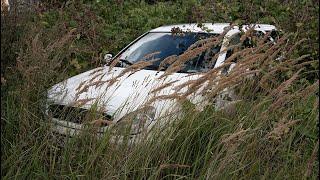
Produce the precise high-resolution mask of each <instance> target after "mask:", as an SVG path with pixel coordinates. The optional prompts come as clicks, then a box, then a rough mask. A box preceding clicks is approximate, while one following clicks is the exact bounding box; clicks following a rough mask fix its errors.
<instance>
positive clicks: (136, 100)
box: [46, 23, 276, 135]
mask: <svg viewBox="0 0 320 180" xmlns="http://www.w3.org/2000/svg"><path fill="white" fill-rule="evenodd" d="M248 27H249V25H248V26H242V27H237V26H230V24H227V23H225V24H219V23H215V24H211V23H204V24H202V25H201V26H199V25H197V24H181V25H170V26H162V27H159V28H156V29H153V30H151V31H149V32H147V33H145V34H143V35H141V36H140V37H138V38H137V39H136V40H134V41H133V42H132V43H130V44H129V45H128V46H127V47H125V48H124V49H123V50H121V51H120V52H119V53H118V54H117V55H116V56H115V57H112V55H111V54H107V55H106V56H105V61H106V65H105V66H103V67H99V68H96V69H92V70H90V71H87V72H84V73H82V74H79V75H77V76H74V77H71V78H69V79H67V80H65V81H63V82H61V83H59V84H57V85H55V86H53V87H52V88H51V89H49V91H48V103H47V110H46V112H47V114H48V115H49V116H50V123H52V127H53V129H54V130H55V131H56V132H58V133H60V134H65V135H75V134H78V133H79V132H80V131H81V130H82V129H83V128H84V124H85V122H84V121H85V119H86V116H88V114H90V113H91V112H92V109H95V110H96V112H99V113H95V115H94V116H95V117H94V119H96V120H95V121H92V122H90V123H95V124H99V128H98V133H103V132H105V131H106V130H107V129H108V128H109V127H110V126H111V125H116V124H118V123H121V122H123V121H125V119H126V118H130V119H131V122H132V124H131V127H132V129H131V131H130V133H131V134H132V135H137V134H139V133H141V132H142V130H141V129H150V128H151V127H152V126H153V125H154V124H155V123H157V122H159V121H161V119H165V117H166V116H167V115H168V113H169V112H173V110H174V109H178V108H179V107H178V106H177V102H176V100H174V99H171V98H162V97H168V95H174V94H175V93H176V92H177V87H178V86H179V85H181V84H183V83H186V82H188V81H192V80H196V79H198V78H199V77H201V73H202V72H206V71H208V70H211V69H214V68H217V67H219V66H221V65H223V63H224V61H225V60H226V58H228V56H230V55H231V53H230V52H229V51H226V49H227V46H228V43H226V42H228V41H230V37H232V38H233V39H232V38H231V40H233V41H239V39H240V33H242V32H245V31H246V30H247V29H248ZM254 30H255V31H257V32H260V33H262V34H266V33H267V32H271V31H275V30H276V28H275V27H274V26H272V25H265V24H257V25H254ZM218 36H223V38H222V39H223V41H222V43H221V44H219V45H216V46H214V47H212V48H210V50H208V51H206V52H204V53H201V54H200V55H198V56H196V57H192V59H191V60H188V61H185V62H184V63H183V66H182V68H180V69H179V70H177V71H174V72H172V73H169V74H166V73H167V71H166V70H167V69H168V68H169V66H168V65H167V64H166V63H164V61H166V62H168V61H173V60H174V57H177V56H182V55H185V56H188V54H186V52H187V51H188V50H189V49H190V48H191V47H192V46H193V44H195V43H196V42H199V41H201V40H204V39H207V38H212V37H218ZM270 38H271V36H270ZM271 39H272V38H271ZM214 56H217V59H216V61H215V62H214V63H208V61H207V59H210V57H214ZM141 67H142V68H141ZM231 68H232V65H231V66H229V68H228V69H226V71H228V70H230V69H231ZM164 76H165V78H163V77H164ZM179 90H180V91H184V92H185V91H188V88H186V87H184V88H180V89H179ZM188 98H189V99H190V101H191V102H193V103H198V102H202V101H203V99H204V97H202V96H201V95H197V94H196V93H195V94H192V95H191V96H190V97H188ZM91 114H92V113H91ZM130 115H131V116H130ZM141 127H142V128H141Z"/></svg>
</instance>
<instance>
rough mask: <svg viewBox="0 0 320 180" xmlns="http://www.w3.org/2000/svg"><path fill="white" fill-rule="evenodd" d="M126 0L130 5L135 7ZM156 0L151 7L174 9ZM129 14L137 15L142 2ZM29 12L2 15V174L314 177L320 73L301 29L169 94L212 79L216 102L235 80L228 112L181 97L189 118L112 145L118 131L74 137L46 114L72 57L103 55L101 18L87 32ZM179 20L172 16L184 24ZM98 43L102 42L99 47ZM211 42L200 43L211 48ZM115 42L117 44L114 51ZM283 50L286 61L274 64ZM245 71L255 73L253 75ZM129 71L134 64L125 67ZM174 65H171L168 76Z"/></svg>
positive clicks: (245, 51) (84, 26)
mask: <svg viewBox="0 0 320 180" xmlns="http://www.w3.org/2000/svg"><path fill="white" fill-rule="evenodd" d="M119 3H120V5H119V6H121V7H123V8H125V7H128V6H129V5H132V6H134V4H135V3H134V2H133V3H131V4H130V3H127V4H126V2H120V1H119ZM121 3H122V4H121ZM177 3H181V2H177ZM159 4H160V5H159ZM159 4H158V5H155V10H154V11H157V10H159V9H160V10H161V8H163V6H166V5H167V4H165V3H159ZM175 5H177V4H175ZM222 5H223V4H222ZM70 6H73V4H71V5H70ZM158 6H160V8H159V7H158ZM85 7H87V5H85ZM147 7H149V5H144V6H143V8H147ZM156 7H158V8H159V9H157V8H156ZM183 7H189V6H188V5H185V6H183ZM196 7H197V8H200V9H201V7H202V6H201V5H197V6H196ZM232 7H236V6H232ZM69 8H70V7H69ZM143 8H142V9H143ZM71 9H72V7H71ZM160 10H159V11H160ZM132 11H135V13H137V14H138V15H139V11H140V10H139V9H138V8H137V9H135V10H132ZM58 12H59V11H58ZM88 12H91V11H90V9H89V10H88ZM161 12H162V11H161ZM198 12H200V13H207V11H198ZM24 13H25V14H24V15H23V16H22V14H12V15H7V16H5V17H2V18H4V19H5V21H3V22H4V24H2V26H1V52H2V53H1V59H2V60H4V59H5V60H6V61H1V63H2V64H1V65H2V69H1V73H2V75H4V76H3V78H4V79H3V80H2V82H1V83H2V84H1V100H2V101H1V107H2V108H1V152H2V153H1V162H2V163H1V176H2V177H3V178H4V179H12V178H15V179H78V178H79V179H189V178H190V179H191V178H196V179H230V178H232V179H238V178H240V179H258V178H259V179H260V178H261V179H274V178H277V179H316V178H317V175H318V173H319V170H318V169H319V161H318V158H317V155H318V147H319V140H318V133H319V129H318V118H319V110H318V107H319V104H318V103H319V94H318V91H319V89H318V86H319V81H318V79H317V78H318V71H317V70H314V68H313V67H312V65H314V64H315V66H318V63H317V59H314V55H312V54H311V55H310V56H306V54H310V53H309V52H308V51H307V52H306V51H305V52H304V51H303V50H301V49H303V48H302V47H304V43H305V42H304V41H302V40H301V39H299V38H297V39H295V38H296V37H297V36H296V35H295V34H287V35H284V36H282V38H281V39H280V40H279V41H278V43H277V44H275V45H265V44H264V43H259V41H258V42H257V44H258V46H256V47H254V48H252V49H250V51H248V49H241V48H238V49H237V46H235V49H234V53H235V54H237V55H238V57H237V62H238V63H237V65H236V66H235V68H234V69H233V71H231V72H230V73H229V74H228V75H227V76H220V78H218V79H217V78H216V77H217V76H218V74H217V73H218V72H217V71H209V72H207V73H205V74H204V76H203V78H200V79H199V80H197V81H192V82H188V83H186V84H184V85H183V86H181V88H183V87H184V86H189V87H193V88H190V91H187V92H186V93H182V94H180V96H176V97H174V96H172V97H174V98H179V99H180V100H181V99H183V98H185V97H187V95H188V93H190V94H192V93H193V92H195V91H197V90H199V89H200V85H203V84H205V82H209V83H208V84H209V86H210V87H209V86H208V87H207V88H205V90H203V91H201V92H202V93H203V95H205V96H207V97H210V98H211V99H212V100H211V99H210V102H211V101H213V100H214V99H215V98H216V97H217V95H218V94H219V92H220V91H221V90H223V89H224V88H226V87H230V86H232V87H235V92H237V94H238V95H239V98H240V99H241V100H242V101H239V102H238V103H235V104H234V105H232V106H229V107H228V108H226V109H224V110H221V111H217V110H216V109H215V108H214V107H213V106H210V105H208V106H206V107H205V108H204V109H203V110H201V111H199V110H198V109H197V108H196V106H197V105H194V104H192V103H190V102H188V101H181V103H182V109H181V110H182V116H180V117H179V118H174V119H172V121H170V123H169V124H168V125H167V126H165V127H158V126H156V127H155V128H154V130H153V131H152V133H151V138H148V140H143V141H142V142H141V143H137V144H134V145H128V143H127V141H121V142H120V141H119V142H114V141H111V139H112V132H111V131H108V132H107V133H105V134H104V135H103V137H102V138H98V137H97V136H96V135H95V133H94V129H90V128H88V129H87V130H85V131H83V132H82V133H81V134H80V135H79V136H76V137H72V138H69V137H63V136H61V137H60V136H59V135H57V134H54V133H53V132H52V131H50V124H49V123H48V119H47V117H46V116H45V113H44V111H45V101H46V94H45V92H46V90H47V89H48V88H49V87H51V86H52V85H53V84H55V83H57V82H59V81H61V80H63V79H65V78H67V77H68V76H70V75H72V74H73V73H70V71H72V70H74V69H75V68H76V67H75V65H74V64H72V63H71V64H70V63H69V60H70V59H73V58H75V57H76V58H78V62H79V54H81V53H79V52H85V53H84V54H85V55H84V56H88V54H89V56H90V57H92V59H98V57H99V53H101V52H98V50H97V51H94V49H95V47H97V46H99V43H102V42H101V41H99V40H98V39H99V38H98V37H96V36H95V35H93V34H95V33H94V32H96V31H99V26H98V24H99V23H97V21H95V20H92V21H93V22H92V24H95V25H96V27H95V28H96V29H95V28H93V27H90V26H87V24H86V23H85V22H83V23H84V24H82V25H81V27H82V28H79V27H76V28H75V27H66V26H65V24H64V23H62V22H65V21H66V20H65V17H60V16H59V15H53V17H54V18H57V20H55V21H57V22H58V23H52V25H50V28H48V27H46V26H48V25H47V24H46V23H44V24H43V22H41V21H40V20H41V18H42V17H41V13H40V15H39V14H37V13H39V12H38V11H35V12H29V13H27V12H24ZM53 13H55V11H54V12H53ZM60 13H61V14H63V13H64V11H63V10H62V11H60ZM140 13H142V12H140ZM231 13H233V12H231ZM57 14H58V13H57ZM221 14H223V13H221ZM29 15H30V16H29ZM138 15H136V16H138ZM50 17H51V16H50ZM173 17H174V16H173ZM199 17H201V15H198V16H197V18H199ZM179 18H181V17H179ZM179 18H177V19H176V20H175V21H174V20H172V22H179V21H181V19H179ZM98 19H99V18H98ZM199 20H203V19H199ZM109 21H111V20H109ZM170 22H171V21H170ZM128 23H129V22H128ZM152 26H156V25H152ZM117 28H118V27H117ZM143 28H150V27H143ZM143 28H142V29H143ZM99 32H100V31H99ZM99 32H97V33H98V34H99ZM79 34H80V40H79ZM242 36H243V38H244V36H250V34H243V35H242ZM82 37H83V38H84V39H81V38H82ZM292 39H293V40H292ZM288 40H289V41H288ZM94 41H99V43H98V42H97V44H92V43H91V42H94ZM210 42H212V41H209V42H204V43H203V44H202V46H201V47H207V48H209V47H211V46H213V45H214V44H210ZM217 42H218V41H217ZM122 43H123V42H119V43H116V44H118V45H119V46H121V45H120V44H122ZM90 44H91V45H92V46H90ZM86 45H88V46H86ZM114 46H115V44H113V45H112V46H110V47H111V48H114V49H116V48H115V47H114ZM88 47H90V48H88ZM194 48H195V49H196V48H197V47H196V46H194ZM195 49H190V50H189V51H188V52H186V54H184V55H182V56H180V57H177V59H176V61H175V62H171V63H172V64H171V67H179V65H181V64H183V63H184V61H187V60H188V58H185V57H186V56H189V55H191V56H195V55H197V54H198V53H201V52H202V51H204V50H205V48H203V49H202V48H200V49H196V50H195ZM99 51H100V49H99ZM302 52H304V53H302ZM315 53H318V52H315ZM279 55H283V56H284V57H285V59H283V60H282V61H274V59H275V58H276V57H278V56H279ZM80 56H81V55H80ZM215 58H216V57H212V60H213V61H214V60H215ZM232 58H235V56H231V57H230V59H228V60H227V62H228V61H229V62H232V61H233V60H232ZM9 60H10V61H9ZM74 62H76V61H74ZM90 66H94V64H92V65H90ZM142 67H143V66H137V68H136V69H134V70H138V69H139V68H142ZM87 68H89V67H87ZM85 69H86V68H83V70H85ZM246 69H250V71H252V72H254V73H255V74H256V76H255V77H254V78H253V79H250V78H246V77H247V74H245V70H246ZM130 70H132V67H131V69H130V67H129V69H127V71H130ZM171 70H172V71H171ZM177 70H178V69H176V68H170V66H169V68H168V69H167V71H166V72H167V73H168V74H170V73H173V72H175V71H177ZM79 71H80V70H79ZM79 71H76V72H79ZM215 80H216V81H215ZM213 84H219V86H212V85H213ZM239 84H240V86H235V85H239ZM212 87H214V88H215V89H212ZM209 89H210V90H209ZM200 90H201V89H200ZM155 91H157V90H155ZM88 120H92V119H90V118H89V119H88ZM126 135H127V134H125V131H124V136H126Z"/></svg>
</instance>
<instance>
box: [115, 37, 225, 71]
mask: <svg viewBox="0 0 320 180" xmlns="http://www.w3.org/2000/svg"><path fill="white" fill-rule="evenodd" d="M211 36H215V35H213V34H208V33H185V34H184V35H174V34H172V33H148V34H147V35H145V36H144V37H142V38H141V39H140V40H138V41H137V42H136V43H134V44H133V45H131V46H130V47H129V48H128V49H127V50H125V51H124V52H123V53H122V54H121V55H120V59H124V60H127V61H130V62H132V63H136V62H138V61H142V60H144V61H148V60H154V59H157V61H156V62H155V63H154V65H153V67H154V68H156V67H158V65H159V64H160V62H161V61H162V60H164V59H165V58H166V57H168V56H172V55H177V56H179V55H181V54H182V53H184V52H185V51H186V50H187V49H188V48H189V47H190V46H191V45H192V44H194V43H195V42H196V41H198V40H200V39H205V38H208V37H211ZM219 50H220V47H216V48H213V49H212V50H211V51H212V52H211V54H212V53H217V52H219ZM150 54H152V56H150ZM204 58H205V53H203V54H202V55H200V56H198V57H197V58H195V59H193V60H192V61H190V62H188V63H186V64H185V68H184V69H183V70H182V71H185V72H187V71H201V70H202V66H203V60H204Z"/></svg>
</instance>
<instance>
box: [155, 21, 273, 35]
mask: <svg viewBox="0 0 320 180" xmlns="http://www.w3.org/2000/svg"><path fill="white" fill-rule="evenodd" d="M201 25H202V28H200V27H199V26H198V24H197V23H190V24H174V25H166V26H160V27H158V28H155V29H152V30H151V31H149V32H171V30H172V28H179V29H181V30H182V31H183V32H197V33H208V32H209V33H213V34H221V33H222V32H223V31H224V29H225V28H226V27H228V26H230V25H231V23H201ZM253 26H254V27H255V29H256V30H260V31H271V30H276V27H275V26H273V25H269V24H250V25H243V26H242V28H241V29H242V30H243V31H246V30H247V29H249V28H250V27H253ZM235 27H237V26H235Z"/></svg>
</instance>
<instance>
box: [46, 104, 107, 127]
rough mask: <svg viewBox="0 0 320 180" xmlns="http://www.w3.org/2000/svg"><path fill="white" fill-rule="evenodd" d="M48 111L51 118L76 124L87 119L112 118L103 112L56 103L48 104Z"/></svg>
mask: <svg viewBox="0 0 320 180" xmlns="http://www.w3.org/2000/svg"><path fill="white" fill-rule="evenodd" d="M48 111H49V112H48V113H49V115H50V116H52V117H53V118H57V119H59V120H62V121H68V122H73V123H78V124H82V123H84V122H85V121H88V120H91V121H92V120H97V119H103V120H109V121H111V120H112V116H110V115H108V114H106V113H103V112H97V111H93V110H88V109H83V108H78V107H71V106H65V105H58V104H54V105H50V106H49V109H48Z"/></svg>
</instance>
